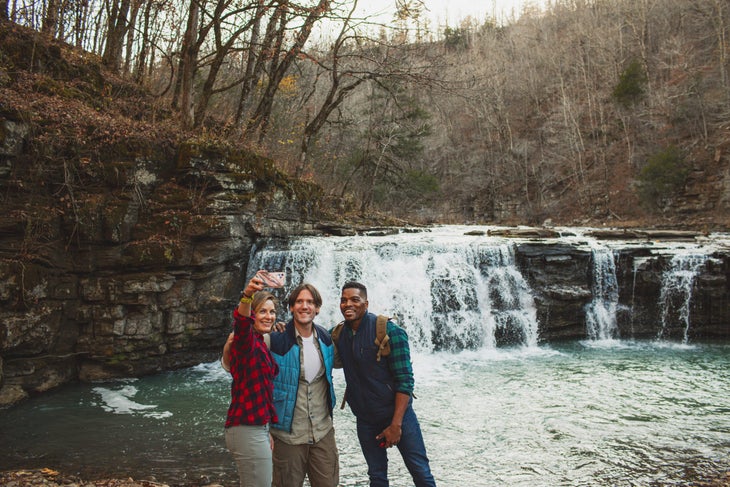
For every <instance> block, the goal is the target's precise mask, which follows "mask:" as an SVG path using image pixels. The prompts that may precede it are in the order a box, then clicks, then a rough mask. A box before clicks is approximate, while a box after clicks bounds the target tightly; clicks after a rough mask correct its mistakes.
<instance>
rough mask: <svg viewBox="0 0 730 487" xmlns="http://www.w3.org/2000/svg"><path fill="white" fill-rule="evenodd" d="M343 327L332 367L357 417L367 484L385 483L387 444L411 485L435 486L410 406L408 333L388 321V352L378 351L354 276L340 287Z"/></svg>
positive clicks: (362, 292)
mask: <svg viewBox="0 0 730 487" xmlns="http://www.w3.org/2000/svg"><path fill="white" fill-rule="evenodd" d="M340 311H341V312H342V316H344V318H345V322H344V327H343V329H342V330H341V332H340V333H339V336H337V339H336V340H335V366H341V367H342V368H343V370H344V373H345V382H346V383H347V389H346V390H345V398H346V400H347V404H349V406H350V409H352V412H353V414H355V418H356V419H357V436H358V439H359V440H360V448H361V449H362V453H363V455H364V456H365V461H366V462H367V464H368V476H369V477H370V485H371V486H372V487H387V486H388V454H387V449H388V448H390V447H392V446H395V447H397V448H398V450H399V451H400V454H401V456H402V457H403V461H404V463H405V465H406V468H408V471H409V472H410V474H411V476H412V477H413V482H414V484H415V485H416V487H435V485H436V482H435V481H434V478H433V475H432V474H431V469H430V467H429V464H428V457H427V455H426V447H425V445H424V443H423V436H422V434H421V426H420V425H419V424H418V419H417V418H416V413H415V412H414V411H413V407H412V402H413V385H414V381H413V368H412V366H411V354H410V348H409V346H408V335H407V334H406V332H405V330H404V329H403V328H400V327H399V326H397V325H396V324H395V323H393V322H392V321H388V323H387V325H386V333H387V335H388V337H389V341H390V354H388V355H383V356H380V355H379V354H378V346H377V345H376V344H375V340H376V337H377V330H376V321H377V317H376V316H375V315H374V314H372V313H369V312H368V295H367V288H366V287H365V286H364V285H363V284H361V283H359V282H355V281H351V282H348V283H346V284H345V285H344V286H343V287H342V295H341V297H340Z"/></svg>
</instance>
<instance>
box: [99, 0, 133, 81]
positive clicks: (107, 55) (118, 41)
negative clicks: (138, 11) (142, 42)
mask: <svg viewBox="0 0 730 487" xmlns="http://www.w3.org/2000/svg"><path fill="white" fill-rule="evenodd" d="M129 3H130V0H121V3H117V2H116V1H114V2H112V9H111V14H110V16H109V31H108V32H107V38H106V46H105V48H104V54H103V55H102V57H101V61H102V63H103V64H104V66H106V67H107V68H109V69H111V70H112V71H114V72H119V68H120V66H121V62H122V50H123V48H124V36H125V35H126V34H127V31H128V29H129V24H128V23H127V14H128V13H129Z"/></svg>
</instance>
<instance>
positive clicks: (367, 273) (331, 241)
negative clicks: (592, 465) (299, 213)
mask: <svg viewBox="0 0 730 487" xmlns="http://www.w3.org/2000/svg"><path fill="white" fill-rule="evenodd" d="M420 237H421V238H413V236H412V235H394V236H389V237H368V238H366V239H364V238H362V237H337V238H332V237H326V238H325V237H312V238H302V239H297V240H294V241H292V242H291V243H290V245H289V246H288V248H285V249H270V248H264V249H261V250H259V251H256V252H254V253H253V255H252V260H251V262H250V264H249V269H280V270H285V271H286V272H287V276H288V278H287V288H285V290H284V291H285V292H286V291H288V290H289V289H291V288H292V287H293V286H292V283H301V282H310V283H312V284H314V285H315V286H316V287H317V289H319V291H320V293H321V294H322V297H323V300H324V305H323V307H322V310H321V314H320V316H319V318H318V320H317V321H318V322H319V323H322V324H323V325H325V326H332V325H334V324H336V323H338V322H339V321H341V320H342V317H341V314H340V311H339V296H340V288H341V286H342V284H344V282H345V281H347V280H358V281H361V282H362V283H364V284H365V285H366V286H367V287H368V301H369V303H370V310H371V311H372V312H374V313H377V314H387V315H389V316H391V317H393V319H394V320H395V321H396V322H397V323H399V324H400V325H401V326H403V327H404V328H405V329H406V330H407V331H408V334H409V337H410V340H411V342H412V344H413V346H414V348H416V349H417V350H420V351H433V350H461V349H477V348H494V347H496V346H497V342H498V341H499V342H500V343H509V344H512V345H522V346H527V347H534V346H536V345H537V339H538V337H537V327H538V320H537V317H536V313H535V306H534V302H533V298H532V295H531V294H530V288H529V286H528V284H527V282H526V281H525V279H524V278H523V277H522V274H521V273H520V271H519V270H518V269H517V266H516V265H515V256H514V251H513V246H512V244H511V243H510V242H505V241H502V240H499V239H483V240H474V239H473V238H459V237H457V236H452V237H451V238H448V239H434V238H428V237H424V236H420ZM282 294H283V293H282ZM282 297H283V296H282Z"/></svg>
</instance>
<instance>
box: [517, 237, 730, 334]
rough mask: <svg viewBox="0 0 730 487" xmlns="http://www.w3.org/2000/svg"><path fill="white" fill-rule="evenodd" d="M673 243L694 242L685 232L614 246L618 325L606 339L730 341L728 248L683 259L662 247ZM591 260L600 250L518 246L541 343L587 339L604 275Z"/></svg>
mask: <svg viewBox="0 0 730 487" xmlns="http://www.w3.org/2000/svg"><path fill="white" fill-rule="evenodd" d="M695 237H697V235H695ZM609 238H613V237H609ZM676 238H678V239H679V240H683V241H686V240H687V239H688V238H690V240H694V238H691V236H690V235H689V234H688V233H683V234H682V235H681V236H674V235H671V236H670V238H668V239H666V238H665V239H664V241H656V242H654V243H652V245H650V246H636V245H633V244H632V242H625V246H624V247H623V248H622V247H621V246H619V247H618V248H616V246H615V245H614V246H613V249H614V250H611V251H610V252H611V254H612V258H613V259H614V260H615V276H614V277H613V278H614V279H615V280H616V284H615V285H616V288H617V295H616V296H615V302H614V303H613V306H612V309H615V316H614V317H613V318H614V319H615V323H612V324H611V325H613V327H614V329H613V330H612V332H611V333H610V336H607V337H604V338H620V339H631V338H661V339H670V340H679V341H683V340H692V339H717V338H721V339H727V338H730V249H729V248H724V249H722V248H720V249H717V250H715V251H712V252H710V253H708V254H704V253H702V254H691V253H690V254H688V255H683V254H682V253H679V254H676V253H675V252H674V251H668V250H667V249H666V248H665V247H663V246H664V245H665V244H667V243H668V242H672V241H674V242H676V241H677V240H673V239H676ZM594 259H595V253H594V252H592V251H591V249H586V248H585V247H584V246H581V245H574V244H568V243H561V242H556V241H552V242H551V241H543V242H531V243H523V244H518V245H517V250H516V260H517V262H518V265H519V267H520V268H521V270H522V273H523V275H524V276H525V278H526V279H527V281H528V282H529V283H530V286H531V289H532V292H533V295H534V297H535V301H536V306H537V311H538V313H537V314H538V320H539V323H540V339H541V340H543V341H552V340H561V339H584V338H587V331H586V308H587V307H588V306H589V305H590V304H591V302H592V301H593V300H595V299H596V298H597V297H596V295H595V294H596V293H595V289H594V287H595V282H596V279H597V278H599V277H597V276H596V273H595V262H594ZM672 273H675V275H673V274H672ZM609 278H610V277H609ZM594 338H595V337H594Z"/></svg>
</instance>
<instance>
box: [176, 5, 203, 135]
mask: <svg viewBox="0 0 730 487" xmlns="http://www.w3.org/2000/svg"><path fill="white" fill-rule="evenodd" d="M199 15H200V7H199V5H198V2H197V1H196V0H191V1H190V13H189V15H188V23H187V26H186V28H185V35H184V36H183V46H182V55H181V57H180V72H179V73H178V76H179V82H180V113H181V122H182V125H183V127H185V128H190V127H192V125H193V113H192V110H193V77H194V76H195V69H196V67H197V66H196V64H197V62H198V43H197V42H196V41H197V34H198V16H199Z"/></svg>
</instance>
